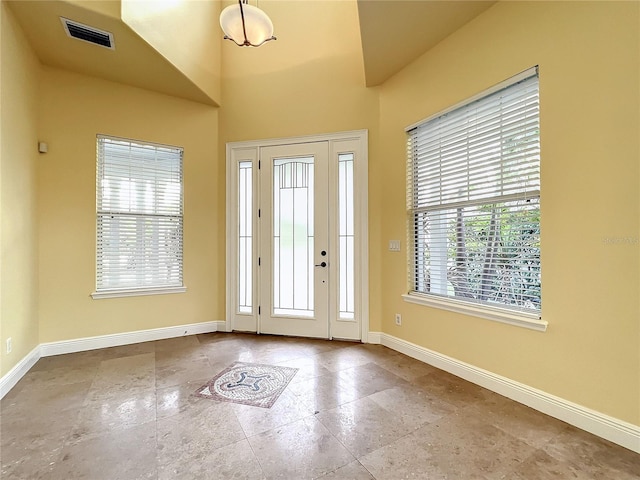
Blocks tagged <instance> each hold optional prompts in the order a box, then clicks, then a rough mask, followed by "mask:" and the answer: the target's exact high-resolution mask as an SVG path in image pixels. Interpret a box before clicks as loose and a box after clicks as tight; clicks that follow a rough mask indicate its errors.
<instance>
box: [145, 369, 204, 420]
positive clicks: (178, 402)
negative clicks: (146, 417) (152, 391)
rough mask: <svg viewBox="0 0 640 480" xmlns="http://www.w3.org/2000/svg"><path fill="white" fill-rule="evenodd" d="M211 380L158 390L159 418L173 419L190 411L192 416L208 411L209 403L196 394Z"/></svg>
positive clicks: (157, 406) (157, 407)
mask: <svg viewBox="0 0 640 480" xmlns="http://www.w3.org/2000/svg"><path fill="white" fill-rule="evenodd" d="M209 380H211V378H208V377H207V378H201V379H200V380H193V381H189V382H186V383H183V384H181V385H173V386H171V387H166V388H161V389H158V390H157V392H156V415H157V418H158V419H160V418H166V417H171V416H173V415H176V414H178V413H183V412H186V411H188V410H189V411H192V414H197V412H198V411H202V410H206V409H207V408H208V407H209V403H208V402H207V401H206V399H203V398H200V397H196V396H195V395H194V393H195V391H196V390H197V389H199V388H200V387H202V386H203V385H205V384H206V383H207V382H208V381H209ZM203 400H204V401H203Z"/></svg>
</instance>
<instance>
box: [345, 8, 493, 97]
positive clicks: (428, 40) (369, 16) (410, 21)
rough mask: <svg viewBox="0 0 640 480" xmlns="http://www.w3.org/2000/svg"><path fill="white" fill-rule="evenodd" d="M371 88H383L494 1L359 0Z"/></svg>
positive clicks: (366, 74)
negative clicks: (398, 73) (403, 69)
mask: <svg viewBox="0 0 640 480" xmlns="http://www.w3.org/2000/svg"><path fill="white" fill-rule="evenodd" d="M357 2H358V15H359V17H360V37H361V39H362V55H363V58H364V70H365V78H366V84H367V86H368V87H372V86H375V85H380V84H381V83H383V82H384V81H385V80H387V79H388V78H389V77H391V76H392V75H393V74H395V73H396V72H398V71H400V70H401V69H402V68H404V67H405V66H407V65H408V64H409V63H411V62H412V61H413V60H415V59H416V58H418V57H419V56H420V55H422V54H423V53H425V52H426V51H427V50H429V49H431V48H432V47H434V46H435V45H436V44H438V43H439V42H440V41H442V40H443V39H444V38H446V37H447V36H449V35H450V34H452V33H453V32H455V31H456V30H458V29H459V28H460V27H462V26H463V25H464V24H465V23H467V22H469V21H470V20H472V19H473V18H474V17H476V16H478V15H479V14H481V13H482V12H484V11H485V10H487V9H488V8H489V7H491V6H492V5H493V4H495V3H496V2H495V1H467V0H447V1H442V0H413V1H411V0H357Z"/></svg>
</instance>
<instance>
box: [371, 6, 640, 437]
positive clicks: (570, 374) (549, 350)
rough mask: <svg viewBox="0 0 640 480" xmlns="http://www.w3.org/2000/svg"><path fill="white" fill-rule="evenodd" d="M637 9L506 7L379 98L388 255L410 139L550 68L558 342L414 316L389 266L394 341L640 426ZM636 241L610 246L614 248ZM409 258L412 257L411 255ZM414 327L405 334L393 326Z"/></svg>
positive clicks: (547, 234) (549, 249)
mask: <svg viewBox="0 0 640 480" xmlns="http://www.w3.org/2000/svg"><path fill="white" fill-rule="evenodd" d="M639 9H640V4H638V3H637V2H621V3H613V2H602V3H600V2H540V3H537V2H536V3H520V2H509V3H499V4H497V5H495V6H494V7H492V8H491V9H490V10H488V11H487V12H486V13H484V14H482V15H481V16H480V17H478V18H476V19H475V20H474V21H472V22H471V23H470V24H468V25H467V26H465V27H464V28H462V29H461V30H459V31H458V32H456V33H455V34H453V35H451V36H450V37H448V38H447V39H446V40H445V41H443V42H442V43H441V44H439V45H438V46H437V47H436V48H434V49H433V50H431V51H430V52H428V53H427V54H425V55H424V56H422V57H421V58H420V59H419V60H417V61H416V62H414V63H413V64H411V65H410V66H408V67H407V68H405V69H404V70H403V71H401V72H400V73H399V74H397V75H396V76H395V77H393V78H392V79H391V80H390V81H388V82H387V83H385V84H384V85H383V87H382V88H381V90H380V122H381V125H380V133H381V136H380V142H381V149H380V152H378V155H380V156H382V157H384V158H386V159H387V161H386V162H384V163H380V164H379V168H381V169H382V170H381V173H380V174H379V176H380V177H382V178H384V179H385V180H384V183H385V186H386V188H385V189H384V190H380V191H376V192H372V193H373V195H372V196H373V197H374V198H376V197H379V196H381V195H382V194H383V191H384V197H385V201H384V202H381V205H382V207H383V208H382V211H381V215H382V224H383V225H384V236H383V238H382V244H383V245H384V243H385V242H387V241H388V239H390V238H405V231H406V230H405V229H406V222H405V218H406V217H405V215H404V212H405V170H404V163H405V162H404V158H405V135H404V133H403V129H404V127H406V126H408V125H410V124H412V123H414V122H416V121H419V120H420V119H422V118H425V117H427V116H429V115H431V114H434V113H436V112H438V111H439V110H442V109H444V108H446V107H447V106H449V105H453V104H455V103H457V102H460V101H462V100H464V99H465V98H468V97H469V96H471V95H473V94H475V93H477V92H480V91H482V90H483V89H486V88H488V87H489V86H491V85H493V84H495V83H498V82H499V81H501V80H504V79H506V78H508V77H510V76H512V75H514V74H516V73H518V72H520V71H522V70H525V69H526V68H528V67H531V66H533V65H540V99H541V100H540V101H541V144H542V165H541V168H542V198H541V202H542V207H541V208H542V213H541V215H542V220H541V222H542V225H541V229H542V247H541V248H542V253H541V255H542V269H543V270H542V271H543V287H542V288H543V292H542V302H543V307H542V311H543V318H544V319H545V320H547V321H548V322H549V328H548V331H547V332H546V333H537V332H533V331H529V330H525V329H522V328H518V327H513V326H508V325H503V324H499V323H495V322H491V321H488V320H483V319H479V318H473V317H469V316H465V315H460V314H455V313H450V312H445V311H441V310H438V309H432V308H427V307H421V306H417V305H410V304H407V303H404V302H403V301H402V299H401V298H400V295H401V294H402V293H403V292H405V290H406V278H407V276H406V262H407V260H406V256H405V255H403V254H398V253H391V252H387V251H383V252H382V273H383V275H382V278H383V285H382V291H383V292H384V298H383V305H384V308H383V311H382V314H383V324H382V328H383V330H384V331H385V332H387V333H390V334H392V335H395V336H398V337H400V338H403V339H406V340H409V341H412V342H415V343H418V344H419V345H422V346H424V347H427V348H429V349H433V350H435V351H438V352H440V353H443V354H446V355H449V356H452V357H454V358H457V359H460V360H462V361H465V362H468V363H470V364H472V365H475V366H478V367H481V368H484V369H487V370H489V371H492V372H495V373H498V374H501V375H504V376H506V377H508V378H511V379H514V380H517V381H519V382H522V383H525V384H527V385H530V386H533V387H536V388H539V389H541V390H544V391H546V392H549V393H552V394H555V395H557V396H559V397H562V398H565V399H568V400H571V401H573V402H576V403H578V404H581V405H584V406H587V407H590V408H593V409H595V410H597V411H600V412H603V413H606V414H609V415H612V416H614V417H617V418H620V419H623V420H626V421H628V422H631V423H634V424H636V425H639V424H640V374H639V372H640V368H639V367H640V311H639V303H638V292H639V291H640V281H639V275H640V257H639V251H640V246H639V244H638V233H639V231H640V230H639V223H638V222H639V217H640V215H639V205H640V202H639V200H640V197H639V192H640V189H639V163H640V162H639V158H640V148H639V147H640V146H639V142H638V132H640V122H639V110H640V109H639V106H640V96H639V93H640V92H639V85H640V77H639V60H640V37H639V29H638V26H639V25H640V16H639V15H640V13H639ZM623 238H624V239H630V241H629V242H621V243H608V239H614V242H617V240H615V239H623ZM404 250H405V251H406V248H405V249H404ZM395 312H399V313H402V315H403V326H402V327H400V328H398V327H396V326H395V325H393V321H392V318H393V314H394V313H395Z"/></svg>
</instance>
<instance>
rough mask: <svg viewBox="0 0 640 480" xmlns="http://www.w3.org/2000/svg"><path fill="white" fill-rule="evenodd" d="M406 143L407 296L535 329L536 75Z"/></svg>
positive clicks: (450, 114) (427, 124)
mask: <svg viewBox="0 0 640 480" xmlns="http://www.w3.org/2000/svg"><path fill="white" fill-rule="evenodd" d="M407 134H408V191H409V195H408V210H409V222H410V232H411V235H410V239H411V244H412V255H411V279H410V284H411V290H412V292H411V295H413V296H414V297H415V296H418V297H419V296H420V295H421V294H422V295H423V296H424V298H425V299H427V302H426V303H428V299H432V300H433V301H434V302H436V303H437V302H441V304H442V305H444V306H445V307H444V308H447V307H446V305H447V304H449V305H455V308H452V309H453V310H458V311H465V308H468V309H469V310H470V311H471V310H473V309H474V308H479V309H480V310H483V309H484V310H485V311H493V312H495V313H496V315H499V314H500V313H501V312H502V313H505V314H507V315H509V314H514V313H515V314H516V315H517V316H524V317H530V318H533V319H539V318H540V309H541V299H540V127H539V104H538V74H537V68H533V69H530V70H528V71H527V72H523V73H522V74H520V75H518V76H517V77H514V78H513V79H511V80H509V81H507V82H504V83H503V84H501V85H499V86H496V87H495V88H494V89H492V91H490V92H485V93H484V94H482V95H481V96H478V97H475V98H474V99H472V100H471V101H468V102H466V103H465V104H464V105H462V106H456V107H453V108H452V109H449V110H448V111H446V112H444V113H441V114H438V115H437V116H435V117H432V118H430V119H427V120H425V121H423V122H421V123H419V124H417V125H416V126H413V127H409V128H408V129H407ZM411 295H410V296H411ZM480 316H484V315H480Z"/></svg>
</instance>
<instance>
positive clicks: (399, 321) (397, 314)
mask: <svg viewBox="0 0 640 480" xmlns="http://www.w3.org/2000/svg"><path fill="white" fill-rule="evenodd" d="M396 325H402V315H400V314H399V313H396Z"/></svg>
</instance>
